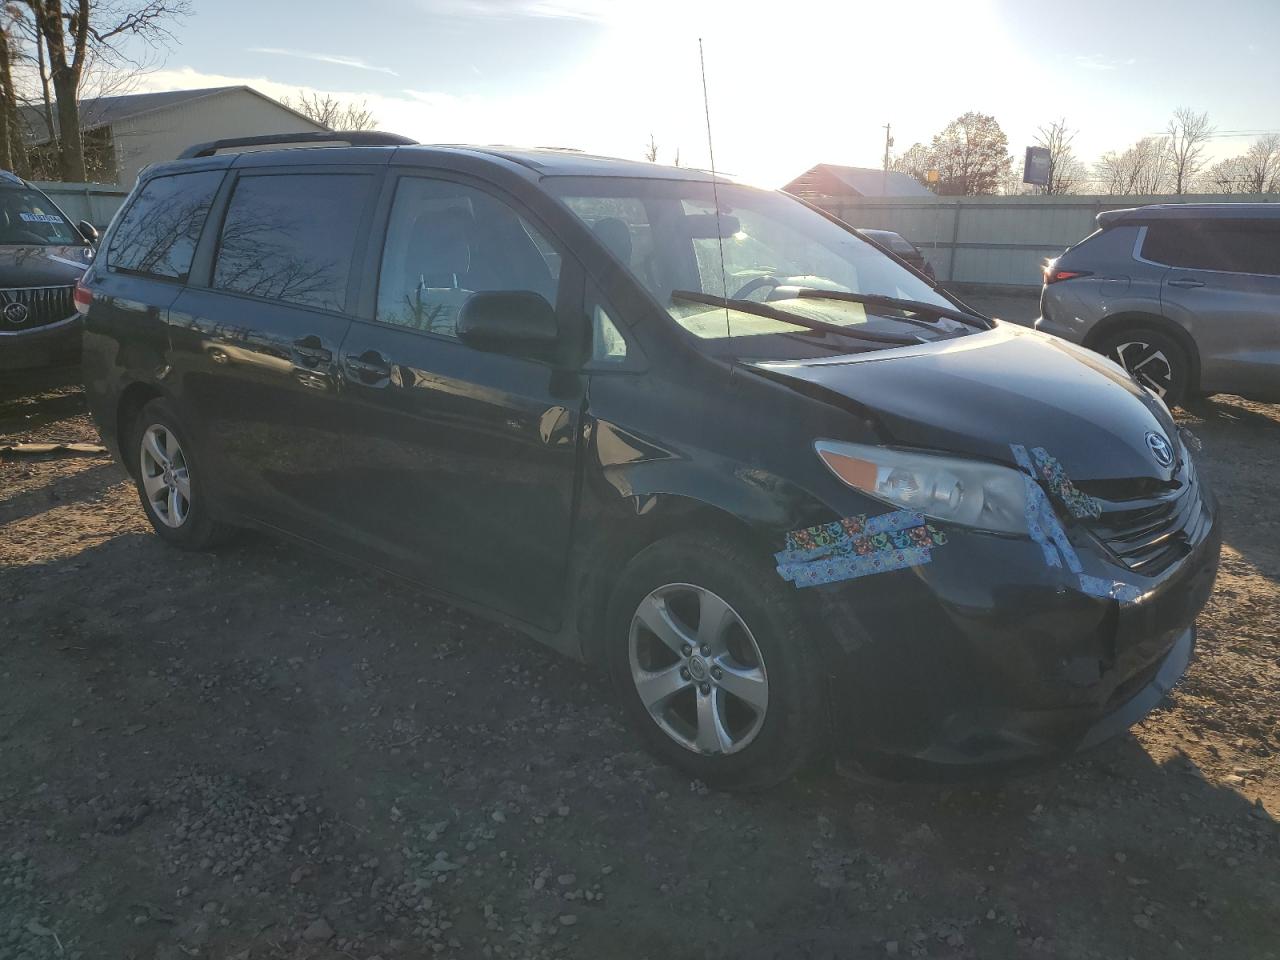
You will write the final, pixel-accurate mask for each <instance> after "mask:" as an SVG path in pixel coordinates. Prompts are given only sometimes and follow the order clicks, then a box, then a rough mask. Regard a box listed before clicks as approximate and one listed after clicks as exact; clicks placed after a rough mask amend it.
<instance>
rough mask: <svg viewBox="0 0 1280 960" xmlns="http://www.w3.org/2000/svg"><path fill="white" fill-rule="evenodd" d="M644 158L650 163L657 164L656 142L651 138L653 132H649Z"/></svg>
mask: <svg viewBox="0 0 1280 960" xmlns="http://www.w3.org/2000/svg"><path fill="white" fill-rule="evenodd" d="M644 158H645V159H646V160H648V161H649V162H650V163H657V162H658V141H657V140H655V139H654V137H653V131H649V145H648V146H647V147H645V148H644Z"/></svg>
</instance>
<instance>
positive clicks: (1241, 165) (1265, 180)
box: [1198, 134, 1280, 193]
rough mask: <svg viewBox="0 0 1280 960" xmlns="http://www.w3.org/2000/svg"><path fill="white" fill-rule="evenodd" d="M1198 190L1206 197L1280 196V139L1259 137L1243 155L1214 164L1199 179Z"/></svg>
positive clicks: (1274, 136)
mask: <svg viewBox="0 0 1280 960" xmlns="http://www.w3.org/2000/svg"><path fill="white" fill-rule="evenodd" d="M1198 189H1201V190H1204V191H1205V192H1206V193H1276V192H1280V135H1277V134H1272V135H1271V136H1267V137H1259V138H1258V139H1257V140H1255V141H1254V142H1253V143H1252V145H1250V147H1249V149H1248V151H1247V152H1246V153H1244V154H1243V155H1241V156H1238V157H1229V158H1228V159H1226V160H1222V161H1220V162H1218V163H1215V164H1214V165H1213V166H1212V167H1210V168H1209V169H1208V170H1206V171H1205V172H1204V174H1203V175H1202V176H1201V178H1200V181H1199V186H1198Z"/></svg>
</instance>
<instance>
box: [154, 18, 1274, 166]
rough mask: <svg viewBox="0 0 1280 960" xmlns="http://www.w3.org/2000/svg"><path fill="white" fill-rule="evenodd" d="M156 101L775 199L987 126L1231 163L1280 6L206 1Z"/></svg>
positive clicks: (1014, 147) (1270, 93)
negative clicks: (1200, 134)
mask: <svg viewBox="0 0 1280 960" xmlns="http://www.w3.org/2000/svg"><path fill="white" fill-rule="evenodd" d="M192 7H193V14H192V16H190V17H188V18H186V19H185V20H183V21H181V22H179V23H178V24H176V25H175V26H174V29H173V33H174V42H173V44H172V45H171V47H170V49H169V50H168V51H167V52H166V53H164V54H163V62H162V63H161V64H160V67H159V69H156V70H154V71H152V72H150V73H148V74H146V75H145V76H142V77H141V78H139V79H138V80H137V82H136V86H135V89H136V90H137V91H139V92H140V91H145V90H178V89H188V88H194V87H203V86H218V85H223V84H241V83H243V84H248V85H250V86H252V87H254V88H256V89H257V90H259V91H261V92H263V93H265V94H267V95H269V96H273V97H277V98H279V97H282V96H285V95H296V94H297V93H298V91H299V90H306V91H308V92H319V93H321V94H333V95H334V96H337V97H339V98H343V99H348V100H354V101H364V102H365V103H366V104H367V105H368V107H369V109H370V110H371V111H372V112H373V114H374V116H375V117H376V118H377V119H378V121H379V127H380V128H381V129H384V130H390V131H394V132H397V133H402V134H406V135H408V136H410V137H413V138H415V139H417V140H419V141H421V142H423V143H479V144H494V143H501V144H514V145H521V146H559V147H575V148H578V149H583V150H587V151H590V152H593V153H602V154H607V155H612V156H623V157H631V158H639V157H641V156H642V154H643V151H644V149H645V147H646V145H647V144H648V142H649V137H650V134H651V133H652V135H653V137H654V139H655V140H656V141H657V144H658V149H659V160H660V161H662V162H671V161H672V159H673V157H674V154H675V151H676V150H677V149H678V150H679V152H680V162H681V163H683V164H685V165H688V166H699V167H706V166H708V165H709V156H708V149H707V127H706V115H705V114H704V105H703V91H702V80H701V75H700V69H699V55H698V41H699V39H700V38H701V40H702V42H703V46H704V49H705V56H706V77H707V91H708V101H709V106H710V118H711V131H712V134H713V138H712V142H713V144H714V149H715V159H716V165H717V168H718V169H719V170H720V171H722V172H725V173H729V174H733V175H735V176H738V177H740V178H741V179H743V180H746V181H747V182H751V183H757V184H760V185H762V186H778V185H781V184H783V183H786V182H787V181H789V180H791V179H792V178H793V177H795V176H798V175H799V174H800V173H803V172H804V171H805V170H806V169H808V168H809V167H810V166H812V165H813V164H815V163H844V164H852V165H858V166H871V167H879V166H880V165H881V163H882V160H883V154H884V136H885V132H884V124H886V123H890V124H892V127H893V137H894V140H895V148H894V149H895V152H899V151H902V150H905V149H906V148H907V147H909V146H910V145H911V144H912V143H913V142H916V141H924V142H927V141H928V140H929V139H930V138H931V137H932V135H933V134H934V133H936V132H937V131H938V130H940V129H941V128H942V127H943V126H944V125H945V124H946V123H947V121H948V120H950V119H952V118H954V117H956V116H958V115H959V114H961V113H964V112H965V111H968V110H977V111H980V112H983V113H990V114H992V115H994V116H995V117H996V119H997V120H998V121H999V122H1000V124H1001V126H1002V127H1003V128H1004V130H1005V132H1006V134H1008V137H1009V146H1010V151H1011V152H1012V153H1013V154H1015V155H1017V156H1021V153H1022V150H1023V148H1024V147H1026V146H1027V145H1029V144H1031V143H1033V142H1034V137H1035V133H1036V129H1037V127H1039V126H1042V125H1045V124H1047V123H1049V122H1052V121H1054V120H1057V119H1060V118H1065V120H1066V121H1067V124H1068V126H1069V127H1070V128H1072V129H1075V130H1078V133H1077V135H1076V139H1075V149H1076V152H1077V155H1079V156H1080V157H1081V158H1082V159H1084V160H1086V161H1087V162H1092V161H1093V160H1094V159H1096V158H1097V156H1098V155H1100V154H1101V153H1103V152H1104V151H1107V150H1112V149H1123V148H1124V147H1125V146H1127V145H1128V144H1130V143H1132V142H1133V141H1134V140H1136V139H1138V138H1139V137H1141V136H1144V135H1147V134H1155V133H1159V132H1160V131H1162V130H1163V129H1164V127H1165V125H1166V123H1167V121H1168V118H1169V116H1170V114H1171V113H1172V112H1173V110H1174V109H1175V108H1177V107H1179V106H1183V105H1186V106H1190V107H1193V108H1194V109H1196V110H1205V111H1208V112H1209V114H1210V117H1211V119H1212V121H1213V122H1214V123H1215V124H1216V126H1217V127H1218V129H1219V131H1221V132H1222V133H1224V134H1227V135H1222V136H1219V137H1218V138H1216V139H1215V140H1214V142H1213V146H1212V150H1213V152H1214V154H1215V156H1217V157H1224V156H1231V155H1235V154H1237V153H1241V152H1243V151H1244V149H1245V148H1246V147H1247V146H1248V143H1249V141H1250V140H1251V139H1252V137H1251V136H1249V135H1248V134H1238V135H1237V134H1229V133H1228V132H1231V131H1249V132H1253V131H1267V132H1280V96H1276V92H1277V91H1280V58H1278V57H1275V56H1274V55H1273V54H1274V51H1273V50H1271V49H1270V48H1271V47H1272V44H1271V43H1270V42H1269V40H1268V38H1269V37H1275V36H1277V35H1278V34H1280V0H1218V2H1217V3H1214V4H1212V5H1209V4H1206V3H1204V0H1141V2H1136V0H1071V2H1069V3H1065V4H1063V3H1029V2H1026V0H911V2H910V3H904V2H877V3H871V2H867V0H843V2H840V0H829V2H821V0H787V2H785V3H780V2H777V0H769V2H766V0H640V2H622V0H612V2H611V0H359V2H355V3H353V2H351V0H341V2H339V0H292V2H285V0H192Z"/></svg>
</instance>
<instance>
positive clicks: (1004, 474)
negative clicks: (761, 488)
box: [813, 440, 1027, 533]
mask: <svg viewBox="0 0 1280 960" xmlns="http://www.w3.org/2000/svg"><path fill="white" fill-rule="evenodd" d="M813 446H814V449H815V450H816V451H817V452H818V456H819V457H821V458H822V462H823V463H825V464H826V465H827V467H828V469H830V470H831V472H832V473H834V474H835V475H836V476H837V477H839V478H840V479H841V480H843V481H844V482H845V483H847V484H848V485H849V486H851V487H854V488H855V489H858V490H861V491H862V492H863V493H867V494H870V495H871V496H873V497H875V498H876V499H878V500H883V501H884V502H885V503H889V504H892V505H893V506H895V507H902V508H904V509H907V510H917V511H919V512H920V513H923V514H924V515H925V516H926V517H932V518H933V519H935V520H943V521H945V522H947V523H954V524H958V525H960V526H965V527H973V528H974V529H977V530H990V531H993V532H995V533H1026V532H1027V517H1026V499H1027V497H1026V486H1025V483H1024V480H1023V475H1022V474H1021V473H1020V472H1019V471H1017V470H1014V469H1012V468H1011V467H1001V466H998V465H996V464H992V463H983V462H981V461H979V460H966V459H963V458H960V457H941V456H935V455H934V454H931V453H908V452H905V451H902V450H890V449H888V448H885V447H868V446H864V445H862V444H858V443H842V442H840V441H836V440H819V441H817V442H816V443H814V445H813Z"/></svg>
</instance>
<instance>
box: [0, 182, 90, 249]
mask: <svg viewBox="0 0 1280 960" xmlns="http://www.w3.org/2000/svg"><path fill="white" fill-rule="evenodd" d="M83 242H84V240H83V239H82V238H81V236H80V234H79V233H78V232H77V231H76V230H75V228H73V227H72V226H71V224H69V223H67V219H66V217H64V216H63V215H62V212H61V211H60V210H59V209H58V208H57V207H55V206H54V205H53V203H52V202H51V201H50V200H49V198H48V197H46V196H45V195H44V194H43V193H40V192H38V191H36V190H0V243H12V244H28V243H38V244H72V243H83Z"/></svg>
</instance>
